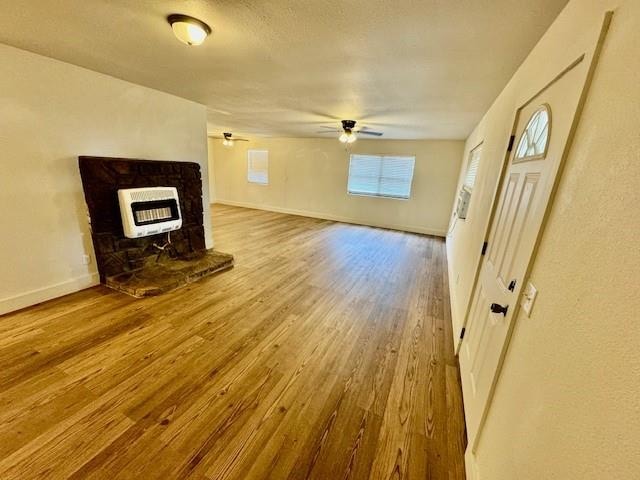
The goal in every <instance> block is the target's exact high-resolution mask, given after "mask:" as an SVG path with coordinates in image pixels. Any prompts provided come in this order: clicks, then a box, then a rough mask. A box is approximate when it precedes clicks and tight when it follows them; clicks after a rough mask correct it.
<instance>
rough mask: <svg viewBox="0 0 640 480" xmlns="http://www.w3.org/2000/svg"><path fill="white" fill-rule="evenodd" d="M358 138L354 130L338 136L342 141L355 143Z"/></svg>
mask: <svg viewBox="0 0 640 480" xmlns="http://www.w3.org/2000/svg"><path fill="white" fill-rule="evenodd" d="M357 139H358V137H357V136H356V134H355V133H353V132H343V133H342V135H340V137H338V140H340V142H341V143H353V142H355V141H356V140H357Z"/></svg>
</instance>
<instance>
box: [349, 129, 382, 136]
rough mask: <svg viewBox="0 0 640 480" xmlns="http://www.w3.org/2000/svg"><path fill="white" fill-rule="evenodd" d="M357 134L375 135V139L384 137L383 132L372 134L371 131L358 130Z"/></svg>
mask: <svg viewBox="0 0 640 480" xmlns="http://www.w3.org/2000/svg"><path fill="white" fill-rule="evenodd" d="M356 133H357V134H358V135H373V136H374V137H381V136H382V135H383V133H382V132H372V131H371V130H358V131H357V132H356Z"/></svg>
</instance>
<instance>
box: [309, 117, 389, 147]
mask: <svg viewBox="0 0 640 480" xmlns="http://www.w3.org/2000/svg"><path fill="white" fill-rule="evenodd" d="M341 123H342V130H340V129H335V128H331V127H320V128H324V129H326V130H321V131H319V132H317V133H332V132H338V133H341V135H340V137H338V140H340V141H341V142H342V143H353V142H355V141H356V140H357V139H358V135H372V136H374V137H381V136H382V132H374V131H372V130H369V129H368V128H367V127H361V128H359V129H358V130H355V126H356V121H355V120H341Z"/></svg>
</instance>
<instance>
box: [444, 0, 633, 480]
mask: <svg viewBox="0 0 640 480" xmlns="http://www.w3.org/2000/svg"><path fill="white" fill-rule="evenodd" d="M607 9H615V15H614V19H613V23H612V26H611V30H610V33H609V37H608V38H607V41H606V44H605V47H604V50H603V53H602V57H601V61H600V65H599V67H598V70H597V72H596V75H595V78H594V81H593V84H592V88H591V92H590V96H589V98H588V100H587V103H586V105H585V109H584V112H583V115H582V119H581V123H580V125H579V128H578V130H577V134H576V137H575V141H574V146H573V149H572V151H571V153H570V155H569V157H568V159H567V164H566V170H565V172H564V174H563V177H562V179H561V183H560V188H559V191H558V195H557V197H556V199H555V202H554V206H553V212H552V214H551V216H550V218H549V222H548V224H547V226H546V229H545V231H544V235H543V239H542V243H541V246H540V249H539V252H538V255H537V257H536V260H535V264H534V268H533V271H532V275H531V281H532V283H533V284H534V285H535V286H536V287H537V288H538V291H539V295H538V298H537V300H536V304H535V307H534V310H533V312H532V315H531V317H530V318H528V317H526V316H525V315H524V314H522V313H521V314H520V315H519V317H518V318H517V319H516V326H515V330H514V333H513V337H512V339H511V343H510V346H509V350H508V353H507V356H506V359H505V364H504V367H503V370H502V373H501V375H500V378H499V380H498V384H497V390H496V393H495V398H494V401H493V403H492V405H491V409H490V412H489V415H488V418H487V422H486V426H485V429H484V431H483V433H482V436H481V437H480V443H479V445H478V450H477V456H476V460H477V465H478V472H479V474H480V477H479V478H481V479H483V480H513V479H518V480H539V479H548V480H551V479H557V480H574V479H575V480H590V479H593V480H595V479H603V478H607V479H609V478H610V479H614V478H615V479H616V480H631V479H636V478H638V472H640V455H639V454H638V452H639V447H638V444H639V442H640V387H639V385H640V381H639V380H640V376H639V375H640V350H639V349H638V345H639V344H640V321H639V319H640V316H639V313H638V312H639V311H640V301H639V297H638V289H639V288H640V284H639V283H638V272H640V243H639V240H638V239H639V238H640V214H639V213H638V212H639V211H638V209H637V208H636V204H637V203H638V201H639V200H640V194H639V193H638V189H639V188H640V135H639V133H638V132H639V131H640V87H639V85H640V69H639V68H638V58H640V2H638V1H636V0H618V1H604V0H603V1H600V0H598V1H596V0H593V1H590V2H585V1H582V0H580V1H576V0H574V1H572V2H571V3H570V4H569V5H568V7H567V8H566V9H565V11H564V12H563V13H562V14H561V15H560V17H559V18H558V20H557V21H556V23H555V24H554V25H553V26H552V27H551V29H550V30H549V32H547V34H546V35H545V37H543V39H542V40H541V42H540V44H539V45H538V46H537V47H536V49H535V50H534V51H533V52H532V54H531V56H530V57H529V58H528V59H527V60H526V61H525V62H524V64H523V65H522V67H521V68H520V70H519V71H518V73H517V74H516V76H515V77H514V79H513V80H512V81H511V82H510V83H509V85H508V86H507V87H506V88H505V90H504V91H503V92H502V94H501V95H500V97H499V98H498V100H497V101H496V103H495V104H494V105H493V106H492V107H491V109H490V110H489V111H488V112H487V114H486V115H485V117H484V119H483V121H482V122H481V123H480V124H479V125H478V127H477V128H476V130H475V131H474V132H473V134H472V135H471V136H470V137H469V140H468V141H467V146H466V150H465V151H466V152H468V150H469V149H470V148H472V147H473V146H475V145H476V144H477V143H478V142H479V141H481V140H484V141H485V150H484V152H483V159H482V162H483V164H482V166H481V171H480V175H479V182H480V187H479V188H478V190H477V192H474V196H475V198H473V200H472V206H471V214H470V220H469V221H468V222H459V225H457V226H456V229H455V231H454V233H453V235H451V236H450V238H449V240H448V250H449V261H450V266H451V276H452V277H453V278H452V279H451V287H452V291H453V293H454V295H453V296H454V297H455V298H456V302H457V305H455V308H456V309H457V310H458V313H459V314H460V312H462V311H463V309H464V306H465V304H466V302H467V300H468V296H469V292H470V288H471V287H470V283H471V281H472V276H473V272H474V267H475V264H476V260H477V254H478V252H479V247H480V244H481V242H482V237H483V235H484V229H485V227H486V218H487V212H488V208H489V206H490V205H491V198H492V196H493V193H494V189H495V181H496V179H497V176H498V173H499V170H500V164H501V161H502V159H503V158H504V147H505V145H506V139H507V137H508V133H509V129H510V127H511V124H512V121H513V114H514V112H515V108H516V106H517V105H519V102H520V99H521V98H523V97H524V98H526V97H527V96H530V93H532V92H533V91H535V89H537V88H539V86H541V85H543V84H544V83H541V82H540V78H539V76H538V75H536V71H547V70H551V71H553V70H554V69H556V68H557V67H559V66H561V65H563V64H566V63H568V62H567V59H569V58H571V57H574V56H575V54H576V53H577V52H578V51H580V50H583V51H584V50H585V49H587V48H589V45H591V44H592V42H593V41H594V37H595V34H596V33H597V30H598V28H599V25H600V23H601V21H602V17H603V15H604V12H605V10H607ZM547 78H550V77H547ZM465 158H466V157H465ZM458 275H459V276H460V279H459V281H458V283H457V284H456V281H455V280H456V278H457V276H458Z"/></svg>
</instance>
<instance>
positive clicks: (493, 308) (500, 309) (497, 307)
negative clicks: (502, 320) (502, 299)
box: [491, 303, 509, 317]
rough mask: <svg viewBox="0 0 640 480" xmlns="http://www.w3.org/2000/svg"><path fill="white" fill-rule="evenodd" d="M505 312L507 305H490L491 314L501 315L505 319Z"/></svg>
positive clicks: (507, 308)
mask: <svg viewBox="0 0 640 480" xmlns="http://www.w3.org/2000/svg"><path fill="white" fill-rule="evenodd" d="M507 310H509V305H505V306H502V305H500V304H499V303H492V304H491V311H492V312H493V313H501V314H503V315H504V316H505V317H506V316H507Z"/></svg>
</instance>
